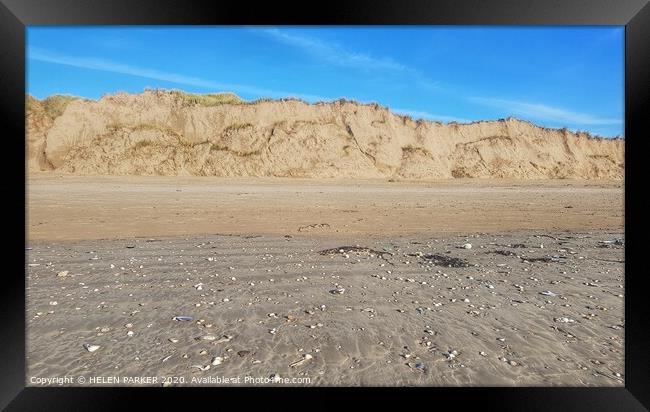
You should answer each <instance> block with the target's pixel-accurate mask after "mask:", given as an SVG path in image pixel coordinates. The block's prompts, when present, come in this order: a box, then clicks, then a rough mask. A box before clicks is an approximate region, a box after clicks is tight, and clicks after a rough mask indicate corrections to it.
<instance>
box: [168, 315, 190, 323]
mask: <svg viewBox="0 0 650 412" xmlns="http://www.w3.org/2000/svg"><path fill="white" fill-rule="evenodd" d="M172 320H177V321H181V322H188V321H191V320H194V318H193V317H191V316H174V317H173V318H172Z"/></svg>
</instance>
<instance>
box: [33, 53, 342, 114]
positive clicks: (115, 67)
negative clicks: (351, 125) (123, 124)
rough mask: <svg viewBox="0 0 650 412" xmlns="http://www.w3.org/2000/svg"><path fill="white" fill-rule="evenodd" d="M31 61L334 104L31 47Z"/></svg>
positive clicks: (319, 98)
mask: <svg viewBox="0 0 650 412" xmlns="http://www.w3.org/2000/svg"><path fill="white" fill-rule="evenodd" d="M27 57H28V59H30V60H35V61H42V62H47V63H55V64H61V65H65V66H71V67H79V68H84V69H89V70H99V71H105V72H111V73H119V74H126V75H129V76H136V77H144V78H147V79H154V80H161V81H165V82H170V83H176V84H183V85H186V86H195V87H200V88H204V89H208V90H211V91H226V90H228V91H234V92H240V93H246V94H251V95H255V96H260V97H273V98H281V97H289V96H292V97H298V98H301V99H304V100H307V101H311V102H314V101H328V100H333V99H332V98H329V97H324V96H318V95H313V94H304V93H292V92H287V91H282V90H270V89H265V88H260V87H257V86H251V85H244V84H232V83H219V82H214V81H211V80H206V79H202V78H200V77H192V76H185V75H182V74H178V73H171V72H165V71H160V70H155V69H149V68H144V67H137V66H132V65H129V64H123V63H119V62H115V61H112V60H106V59H99V58H93V57H76V56H67V55H62V54H58V53H53V52H50V51H47V50H44V49H40V48H37V47H30V48H29V50H28V53H27Z"/></svg>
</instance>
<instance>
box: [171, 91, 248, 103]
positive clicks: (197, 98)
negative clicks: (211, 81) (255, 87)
mask: <svg viewBox="0 0 650 412" xmlns="http://www.w3.org/2000/svg"><path fill="white" fill-rule="evenodd" d="M170 93H171V94H173V95H175V96H177V97H178V98H180V99H181V101H182V102H183V104H184V105H187V106H203V107H211V106H218V105H221V104H243V103H245V101H244V100H243V99H242V98H241V97H239V96H237V95H236V94H234V93H231V92H223V93H207V94H196V93H188V92H184V91H180V90H171V91H170Z"/></svg>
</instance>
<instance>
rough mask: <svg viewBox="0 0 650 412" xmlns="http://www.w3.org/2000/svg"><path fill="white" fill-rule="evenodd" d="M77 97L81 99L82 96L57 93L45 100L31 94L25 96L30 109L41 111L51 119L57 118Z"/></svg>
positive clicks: (27, 106)
mask: <svg viewBox="0 0 650 412" xmlns="http://www.w3.org/2000/svg"><path fill="white" fill-rule="evenodd" d="M77 99H80V97H76V96H67V95H60V94H56V95H53V96H49V97H47V98H45V99H43V100H38V99H37V98H35V97H34V96H32V95H31V94H28V95H27V96H26V98H25V105H26V108H27V110H28V111H32V112H37V113H41V114H43V115H45V116H47V117H49V118H50V119H56V118H57V117H59V116H61V115H62V114H63V112H64V111H65V108H66V107H68V104H70V102H72V101H73V100H77Z"/></svg>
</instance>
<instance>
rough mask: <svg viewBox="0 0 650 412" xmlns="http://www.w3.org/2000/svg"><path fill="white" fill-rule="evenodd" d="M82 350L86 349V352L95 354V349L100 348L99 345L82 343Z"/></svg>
mask: <svg viewBox="0 0 650 412" xmlns="http://www.w3.org/2000/svg"><path fill="white" fill-rule="evenodd" d="M83 347H84V349H86V350H87V351H88V352H95V351H96V350H97V349H99V348H100V346H99V345H91V344H90V343H84V344H83Z"/></svg>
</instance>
